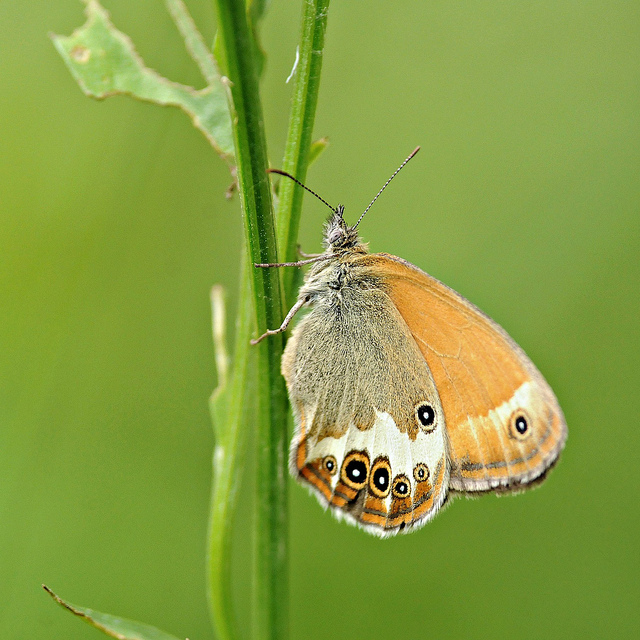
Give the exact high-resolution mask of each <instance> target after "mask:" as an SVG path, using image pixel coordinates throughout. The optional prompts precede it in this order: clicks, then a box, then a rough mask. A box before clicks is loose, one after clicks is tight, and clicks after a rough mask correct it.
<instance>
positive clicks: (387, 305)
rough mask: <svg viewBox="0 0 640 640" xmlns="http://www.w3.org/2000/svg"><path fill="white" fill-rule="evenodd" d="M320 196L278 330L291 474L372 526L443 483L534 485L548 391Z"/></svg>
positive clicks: (423, 502) (546, 454)
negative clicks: (289, 410) (308, 248)
mask: <svg viewBox="0 0 640 640" xmlns="http://www.w3.org/2000/svg"><path fill="white" fill-rule="evenodd" d="M417 151H418V149H416V150H415V151H414V152H413V153H412V154H411V155H410V156H409V157H408V158H407V159H406V160H405V161H404V162H403V163H402V165H401V166H400V167H399V168H398V169H397V170H396V172H395V173H394V174H393V175H392V176H391V178H389V180H388V181H387V182H386V184H385V185H384V187H383V188H382V189H381V190H380V191H379V192H378V194H377V195H376V197H375V198H374V199H373V201H372V202H371V204H370V205H369V207H367V209H366V210H365V212H364V213H363V214H362V216H360V218H359V220H358V222H356V224H355V225H354V226H353V227H350V226H348V225H347V223H346V222H345V220H344V217H343V213H344V207H342V206H338V207H337V208H333V207H331V205H329V204H328V203H327V202H326V201H324V200H323V199H322V198H320V197H319V196H318V195H317V194H316V193H314V192H313V191H311V190H310V189H308V188H307V187H305V186H304V185H302V184H301V183H300V182H298V181H297V180H296V179H295V178H294V177H293V176H291V175H289V174H286V173H284V172H280V171H275V170H274V171H273V172H274V173H280V174H282V175H285V176H287V177H289V178H291V179H293V180H295V181H296V182H297V183H298V184H299V185H300V186H302V187H304V188H305V189H307V191H310V192H311V193H313V195H315V196H316V197H318V198H319V199H320V200H322V202H324V203H325V204H327V206H329V207H330V208H331V209H332V211H333V213H332V215H331V216H330V218H329V221H328V222H327V225H326V229H325V237H324V243H325V247H326V251H325V252H324V253H323V254H321V255H319V256H315V257H313V258H311V259H308V260H302V261H300V262H297V263H283V264H279V265H256V266H261V267H267V266H300V265H303V264H309V263H313V267H312V268H311V270H310V271H309V273H307V275H306V277H305V280H304V284H303V286H302V287H301V288H300V293H299V295H298V300H297V302H296V304H295V305H294V307H293V308H292V309H291V311H290V312H289V313H288V314H287V317H286V318H285V321H284V322H283V324H282V326H281V327H280V328H278V329H275V330H272V331H268V332H267V333H266V334H264V335H263V336H261V337H260V338H259V339H258V340H256V341H254V342H258V341H259V340H261V339H262V338H265V337H266V336H268V335H271V334H273V333H278V332H280V331H284V330H285V329H286V327H287V325H288V324H289V322H290V321H291V319H292V318H293V316H294V315H295V314H296V312H297V311H299V310H300V309H301V308H302V307H303V306H308V307H310V308H311V310H310V312H309V313H308V314H307V315H305V316H304V318H303V319H302V320H301V321H300V322H299V323H298V325H297V326H296V327H295V329H294V330H293V333H292V335H291V338H290V339H289V341H288V342H287V346H286V349H285V351H284V355H283V357H282V374H283V375H284V377H285V379H286V382H287V387H288V390H289V397H290V399H291V405H292V407H293V411H294V415H295V418H296V428H295V435H294V438H293V442H292V445H291V455H290V467H291V472H292V473H293V475H294V476H295V477H296V478H297V479H298V480H299V481H301V482H302V483H304V484H307V485H308V486H309V487H310V488H311V489H312V490H313V492H314V493H315V494H316V495H317V496H318V498H319V499H320V501H321V502H322V503H323V504H325V505H328V506H329V507H330V508H331V509H332V511H333V512H334V513H335V514H336V515H338V516H341V517H344V518H345V519H346V520H348V521H349V522H352V523H355V524H358V525H360V526H361V527H362V528H363V529H365V530H366V531H369V532H371V533H374V534H376V535H380V536H388V535H393V534H396V533H398V532H406V531H411V530H412V529H415V528H417V527H419V526H421V525H423V524H425V523H426V522H428V521H429V520H430V519H431V518H433V516H434V515H435V514H436V513H437V511H438V509H440V507H442V505H443V504H444V502H445V501H446V500H447V497H448V496H450V495H451V494H452V493H468V494H473V493H478V492H482V491H494V492H512V491H518V490H522V489H524V488H526V487H528V486H531V485H533V484H536V483H538V482H540V481H541V480H542V479H543V478H544V476H545V474H546V473H547V471H548V470H549V469H550V468H551V467H552V466H553V464H554V463H555V462H556V460H557V459H558V456H559V455H560V451H561V450H562V447H563V446H564V443H565V440H566V437H567V427H566V424H565V421H564V416H563V414H562V410H561V409H560V406H559V404H558V401H557V400H556V397H555V395H554V394H553V391H552V390H551V388H550V387H549V385H548V384H547V382H546V381H545V379H544V378H543V377H542V375H541V374H540V372H539V371H538V370H537V369H536V367H535V366H534V364H533V363H532V362H531V360H529V358H528V357H527V356H526V354H525V353H524V351H523V350H522V349H521V348H520V347H519V346H518V345H517V344H516V343H515V342H514V341H513V340H512V339H511V338H510V337H509V336H508V335H507V333H506V332H505V331H504V330H503V329H502V328H501V327H499V326H498V325H497V324H496V323H495V322H494V321H493V320H491V318H489V317H488V316H486V315H485V314H484V313H482V311H480V310H479V309H477V308H476V307H475V306H473V305H472V304H471V303H470V302H469V301H467V300H466V299H465V298H463V297H462V296H461V295H460V294H458V293H456V292H455V291H453V290H452V289H450V288H449V287H447V286H446V285H444V284H442V283H441V282H439V281H438V280H436V279H435V278H432V277H431V276H429V275H427V274H426V273H424V272H423V271H421V270H420V269H418V268H417V267H415V266H414V265H412V264H411V263H409V262H407V261H405V260H402V258H397V257H395V256H392V255H389V254H386V253H373V254H371V253H369V252H368V249H367V247H366V245H364V244H363V243H362V242H361V240H360V238H359V237H358V234H357V232H356V227H357V226H358V224H359V222H360V220H362V217H363V216H364V214H365V213H366V212H367V211H368V210H369V208H370V207H371V205H372V204H373V202H375V200H376V199H377V198H378V196H379V195H380V194H381V193H382V191H383V190H384V188H385V187H386V186H387V184H389V182H390V181H391V180H392V179H393V177H394V176H395V175H396V174H397V173H398V171H399V170H400V169H401V168H402V167H403V166H404V165H405V164H406V163H407V162H408V161H409V160H410V159H411V158H412V157H413V156H414V155H415V154H416V152H417Z"/></svg>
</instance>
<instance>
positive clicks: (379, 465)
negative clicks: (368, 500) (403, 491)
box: [369, 457, 391, 498]
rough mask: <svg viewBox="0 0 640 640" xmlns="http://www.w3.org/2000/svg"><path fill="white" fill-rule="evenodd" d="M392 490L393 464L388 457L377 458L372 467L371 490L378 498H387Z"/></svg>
mask: <svg viewBox="0 0 640 640" xmlns="http://www.w3.org/2000/svg"><path fill="white" fill-rule="evenodd" d="M390 490H391V465H390V464H389V460H388V459H387V458H383V457H380V458H376V459H375V461H374V463H373V466H372V467H371V476H370V477H369V491H370V492H371V493H372V494H373V495H374V496H376V498H386V497H387V496H388V495H389V491H390Z"/></svg>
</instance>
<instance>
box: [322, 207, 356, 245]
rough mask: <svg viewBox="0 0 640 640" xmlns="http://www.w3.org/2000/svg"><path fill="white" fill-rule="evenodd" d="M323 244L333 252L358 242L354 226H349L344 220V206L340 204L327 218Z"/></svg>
mask: <svg viewBox="0 0 640 640" xmlns="http://www.w3.org/2000/svg"><path fill="white" fill-rule="evenodd" d="M324 244H325V247H326V248H327V249H328V250H330V251H332V252H333V253H340V252H342V251H345V250H347V249H351V248H352V247H355V246H356V245H358V244H360V238H358V233H357V231H356V229H355V227H349V225H347V223H346V222H345V220H344V206H343V205H341V204H340V205H338V207H337V208H336V209H335V211H334V212H333V213H332V214H331V216H329V219H328V220H327V224H326V225H325V229H324Z"/></svg>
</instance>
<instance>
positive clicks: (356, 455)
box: [340, 451, 369, 491]
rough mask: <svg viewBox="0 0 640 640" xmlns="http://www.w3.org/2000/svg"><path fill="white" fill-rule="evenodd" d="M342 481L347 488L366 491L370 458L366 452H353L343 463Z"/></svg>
mask: <svg viewBox="0 0 640 640" xmlns="http://www.w3.org/2000/svg"><path fill="white" fill-rule="evenodd" d="M340 479H341V480H342V482H344V483H345V484H346V485H347V487H351V488H352V489H356V490H357V491H359V490H360V489H364V488H365V487H366V486H367V480H368V479H369V456H368V455H367V454H366V453H365V452H364V451H351V452H350V453H349V454H348V455H347V457H346V458H345V459H344V462H343V463H342V470H341V471H340Z"/></svg>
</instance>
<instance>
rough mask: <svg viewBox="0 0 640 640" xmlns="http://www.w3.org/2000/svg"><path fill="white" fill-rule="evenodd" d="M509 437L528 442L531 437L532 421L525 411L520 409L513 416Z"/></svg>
mask: <svg viewBox="0 0 640 640" xmlns="http://www.w3.org/2000/svg"><path fill="white" fill-rule="evenodd" d="M509 435H510V436H511V437H512V438H515V439H516V440H526V439H527V438H528V437H529V436H530V435H531V419H530V418H529V416H528V415H527V414H526V413H525V411H524V410H523V409H518V410H517V411H514V412H513V413H512V414H511V418H509Z"/></svg>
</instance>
